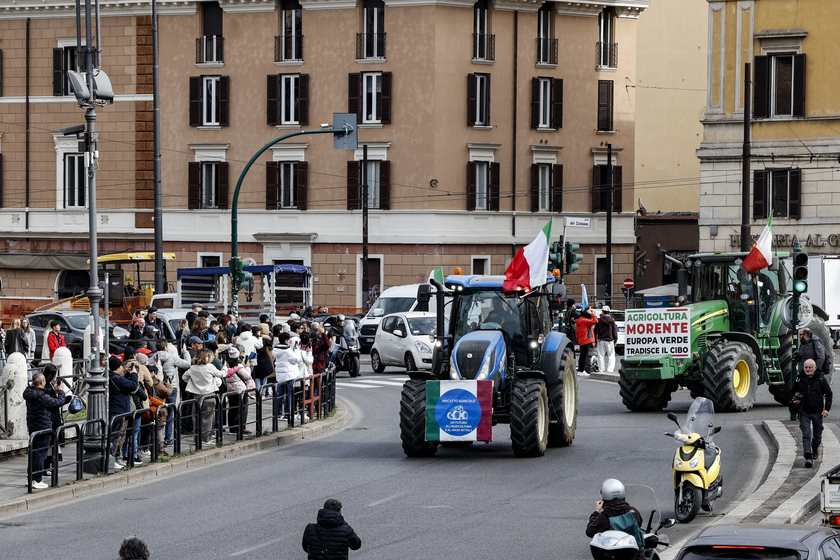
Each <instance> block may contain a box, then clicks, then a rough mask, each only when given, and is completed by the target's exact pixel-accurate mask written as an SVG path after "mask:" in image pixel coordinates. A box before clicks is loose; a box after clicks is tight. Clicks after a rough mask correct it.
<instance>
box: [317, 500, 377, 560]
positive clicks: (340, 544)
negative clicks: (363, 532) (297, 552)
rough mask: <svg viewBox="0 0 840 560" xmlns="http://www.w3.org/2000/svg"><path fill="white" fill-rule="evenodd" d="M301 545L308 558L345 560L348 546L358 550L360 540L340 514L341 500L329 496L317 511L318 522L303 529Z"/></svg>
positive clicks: (360, 544) (360, 543)
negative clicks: (322, 506) (322, 507)
mask: <svg viewBox="0 0 840 560" xmlns="http://www.w3.org/2000/svg"><path fill="white" fill-rule="evenodd" d="M302 545H303V551H304V552H306V553H307V555H308V556H307V558H308V559H309V560H347V556H348V554H349V551H348V548H350V549H353V550H359V548H361V546H362V540H361V539H360V538H359V536H358V535H357V534H356V531H354V530H353V528H352V527H351V526H350V525H348V524H347V522H346V521H344V517H342V516H341V502H339V501H338V500H336V499H333V498H330V499H329V500H327V501H326V502H324V509H322V510H320V511H318V522H317V523H310V524H309V525H307V526H306V529H304V530H303V542H302Z"/></svg>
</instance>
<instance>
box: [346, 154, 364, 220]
mask: <svg viewBox="0 0 840 560" xmlns="http://www.w3.org/2000/svg"><path fill="white" fill-rule="evenodd" d="M360 199H361V192H360V191H359V162H358V161H348V162H347V209H348V210H358V209H359V208H361V207H362V201H361V200H360Z"/></svg>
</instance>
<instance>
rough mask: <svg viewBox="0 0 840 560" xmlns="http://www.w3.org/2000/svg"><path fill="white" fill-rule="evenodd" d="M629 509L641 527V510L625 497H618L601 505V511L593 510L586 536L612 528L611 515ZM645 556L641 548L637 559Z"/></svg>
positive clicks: (590, 536)
mask: <svg viewBox="0 0 840 560" xmlns="http://www.w3.org/2000/svg"><path fill="white" fill-rule="evenodd" d="M628 511H632V512H633V517H635V518H636V523H638V524H639V527H641V526H642V523H643V521H642V514H641V513H639V510H637V509H636V508H634V507H633V506H631V505H630V504H628V503H627V501H626V500H624V498H616V499H614V500H607V501H605V502H604V505H603V506H602V507H601V511H593V512H592V514H591V515H590V516H589V524H588V525H587V526H586V536H587V537H589V538H592V537H594V536H595V535H596V534H597V533H603V532H604V531H609V530H611V529H610V517H615V516H618V515H623V514H625V513H627V512H628ZM644 558H645V552H644V551H643V550H640V551H639V555H638V556H637V560H644Z"/></svg>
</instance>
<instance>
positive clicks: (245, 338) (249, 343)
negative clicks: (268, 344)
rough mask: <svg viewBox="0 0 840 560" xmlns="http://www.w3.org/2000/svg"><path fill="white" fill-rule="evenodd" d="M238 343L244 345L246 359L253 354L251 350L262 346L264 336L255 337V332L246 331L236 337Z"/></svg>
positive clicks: (253, 350) (254, 350)
mask: <svg viewBox="0 0 840 560" xmlns="http://www.w3.org/2000/svg"><path fill="white" fill-rule="evenodd" d="M236 344H239V345H240V346H242V349H243V350H244V354H245V359H248V358H249V356H250V355H251V352H256V351H257V348H262V345H263V341H262V337H260V338H257V337H255V336H254V333H252V332H251V331H244V332H243V333H242V334H240V335H239V337H238V338H237V339H236Z"/></svg>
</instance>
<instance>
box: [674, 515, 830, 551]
mask: <svg viewBox="0 0 840 560" xmlns="http://www.w3.org/2000/svg"><path fill="white" fill-rule="evenodd" d="M716 558H726V559H733V560H739V559H742V558H750V559H756V560H760V559H763V558H774V559H777V560H799V559H801V558H840V531H837V530H835V529H830V528H828V527H821V526H817V525H773V524H767V525H759V524H756V523H737V524H729V525H711V526H709V527H706V528H705V529H703V530H701V531H700V532H699V533H697V534H696V535H694V536H693V537H692V538H691V539H690V540H689V541H688V542H687V543H685V545H684V546H683V547H682V549H681V550H680V552H679V553H678V554H677V560H713V559H716Z"/></svg>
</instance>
